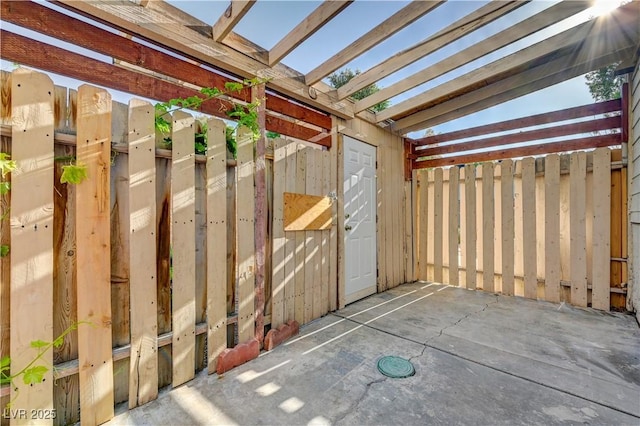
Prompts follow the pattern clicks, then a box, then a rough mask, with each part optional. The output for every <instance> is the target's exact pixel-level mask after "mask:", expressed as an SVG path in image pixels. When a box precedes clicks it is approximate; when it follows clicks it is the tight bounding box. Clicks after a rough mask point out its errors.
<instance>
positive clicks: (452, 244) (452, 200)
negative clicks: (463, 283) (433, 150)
mask: <svg viewBox="0 0 640 426" xmlns="http://www.w3.org/2000/svg"><path fill="white" fill-rule="evenodd" d="M459 171H460V168H459V167H452V168H450V169H449V215H450V216H449V284H450V285H453V286H458V283H459V282H460V279H459V277H458V274H459V272H458V239H459V235H460V234H459V223H460V175H459Z"/></svg>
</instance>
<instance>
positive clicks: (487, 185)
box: [482, 163, 495, 293]
mask: <svg viewBox="0 0 640 426" xmlns="http://www.w3.org/2000/svg"><path fill="white" fill-rule="evenodd" d="M493 169H494V166H493V163H483V164H482V208H483V212H482V227H483V232H482V238H483V243H482V251H483V252H484V257H483V262H482V271H483V276H482V288H483V290H485V291H490V292H492V293H493V292H494V291H495V279H494V269H495V263H494V256H493V254H494V240H493V238H494V220H495V217H494V215H495V212H494V202H493V196H494V191H493Z"/></svg>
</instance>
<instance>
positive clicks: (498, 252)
mask: <svg viewBox="0 0 640 426" xmlns="http://www.w3.org/2000/svg"><path fill="white" fill-rule="evenodd" d="M493 173H494V181H493V214H494V220H493V223H494V226H493V262H494V264H493V270H494V278H493V279H494V282H495V284H494V291H495V292H496V293H501V292H502V274H501V273H500V272H501V271H502V195H501V194H502V185H501V182H502V168H501V167H500V163H496V164H494V168H493Z"/></svg>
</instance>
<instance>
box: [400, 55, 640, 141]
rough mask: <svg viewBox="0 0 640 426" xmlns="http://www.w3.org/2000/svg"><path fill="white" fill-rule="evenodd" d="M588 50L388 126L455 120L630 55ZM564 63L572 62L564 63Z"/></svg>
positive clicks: (410, 128) (408, 128) (406, 128)
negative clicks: (579, 56) (578, 57)
mask: <svg viewBox="0 0 640 426" xmlns="http://www.w3.org/2000/svg"><path fill="white" fill-rule="evenodd" d="M602 50H604V49H601V50H600V51H597V52H596V51H591V52H589V51H588V48H587V49H583V50H582V52H581V56H583V57H584V56H591V57H589V58H587V59H582V60H578V61H576V62H573V61H574V59H575V55H565V56H562V57H560V58H558V59H556V60H554V61H551V62H549V63H548V64H543V65H540V66H538V67H536V68H533V69H530V70H528V71H525V72H523V73H521V74H518V75H514V76H512V77H509V78H506V79H504V80H501V81H498V82H496V83H493V84H491V85H489V86H486V87H483V88H481V89H478V90H476V91H474V92H471V93H467V94H465V95H462V96H459V97H457V98H454V99H451V100H450V101H447V102H443V103H441V104H438V105H436V106H434V107H432V108H429V109H426V110H424V111H420V112H418V113H416V114H413V115H411V116H409V117H406V118H404V119H402V120H398V121H397V122H395V123H393V125H392V128H393V129H394V130H396V131H398V132H399V133H401V134H407V133H410V132H414V131H418V130H422V129H426V128H429V127H433V126H437V125H438V124H442V123H446V122H448V121H452V120H456V119H458V118H460V117H464V116H466V115H469V114H473V113H475V112H478V111H482V110H484V109H487V108H491V107H493V106H496V105H499V104H501V103H505V102H508V101H511V100H513V99H516V98H519V97H521V96H525V95H528V94H530V93H533V92H536V91H538V90H542V89H545V88H547V87H550V86H553V85H555V84H558V83H562V82H563V81H566V80H570V79H572V78H575V77H578V76H580V75H583V74H585V73H587V72H589V71H592V70H594V69H598V68H601V67H604V66H607V65H609V64H611V63H613V62H616V61H618V60H620V59H622V58H625V57H627V56H629V55H632V54H633V48H626V49H622V50H619V51H615V52H611V51H609V50H605V51H604V52H603V51H602ZM567 64H573V65H570V66H567Z"/></svg>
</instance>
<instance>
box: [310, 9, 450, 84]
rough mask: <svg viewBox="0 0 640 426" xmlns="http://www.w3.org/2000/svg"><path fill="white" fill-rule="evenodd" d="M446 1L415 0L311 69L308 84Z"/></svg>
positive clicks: (321, 77)
mask: <svg viewBox="0 0 640 426" xmlns="http://www.w3.org/2000/svg"><path fill="white" fill-rule="evenodd" d="M445 2H446V0H437V1H435V0H413V1H412V2H411V3H409V4H408V5H406V6H405V7H403V8H402V9H400V10H399V11H398V12H396V13H394V14H393V15H392V16H390V17H389V18H387V19H386V20H385V21H383V22H381V23H380V24H378V25H377V26H376V27H375V28H373V29H372V30H371V31H369V32H368V33H366V34H364V35H363V36H362V37H360V38H359V39H357V40H356V41H354V42H353V43H350V44H349V45H348V46H347V47H345V48H344V49H342V50H341V51H340V52H338V53H336V54H335V55H333V56H332V57H331V58H329V59H327V60H326V61H325V62H323V63H322V64H320V65H318V66H317V67H316V68H314V69H313V70H311V71H309V73H307V74H306V75H305V76H304V79H305V82H306V83H307V84H308V85H312V84H315V83H317V82H318V81H320V80H322V79H323V78H325V77H326V76H328V75H329V74H331V73H332V72H334V71H335V70H337V69H338V68H340V67H342V66H344V65H346V64H347V63H349V62H350V61H351V60H353V59H355V58H357V57H358V56H360V55H362V54H363V53H364V52H366V51H367V50H369V49H371V48H373V47H374V46H376V45H377V44H378V43H380V42H381V41H383V40H385V39H387V38H388V37H391V36H392V35H394V34H395V33H397V32H398V31H400V30H401V29H403V28H405V27H407V26H409V25H411V24H412V23H414V22H415V21H416V20H418V19H420V18H421V17H423V16H424V15H426V14H427V13H429V12H430V11H432V10H433V9H435V8H436V7H438V6H440V5H442V4H444V3H445Z"/></svg>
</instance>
